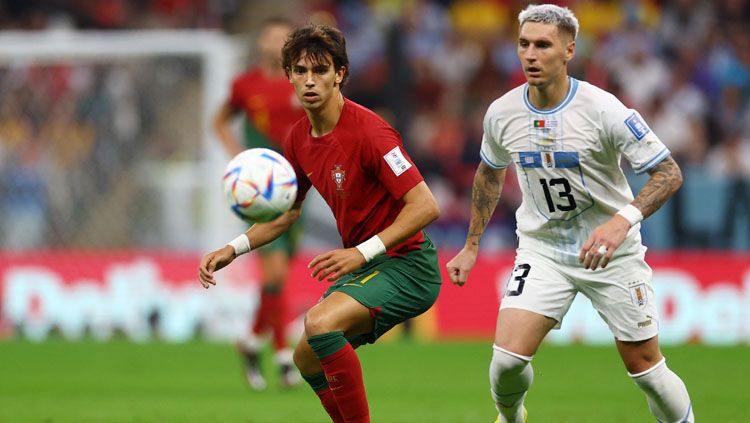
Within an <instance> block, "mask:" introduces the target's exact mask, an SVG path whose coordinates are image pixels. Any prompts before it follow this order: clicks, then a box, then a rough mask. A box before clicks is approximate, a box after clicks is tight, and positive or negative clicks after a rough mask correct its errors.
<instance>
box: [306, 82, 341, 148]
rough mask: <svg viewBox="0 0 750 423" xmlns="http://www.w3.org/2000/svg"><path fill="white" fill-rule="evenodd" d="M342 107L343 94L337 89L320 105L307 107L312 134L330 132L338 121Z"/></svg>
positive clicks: (318, 134)
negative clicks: (311, 107) (315, 107)
mask: <svg viewBox="0 0 750 423" xmlns="http://www.w3.org/2000/svg"><path fill="white" fill-rule="evenodd" d="M343 109H344V96H343V95H341V91H339V90H338V89H336V90H334V93H333V94H332V95H331V97H330V98H328V100H327V101H326V102H325V104H324V105H323V106H322V107H320V108H317V109H307V110H306V112H307V117H308V118H309V119H310V124H311V125H312V131H311V132H312V136H314V137H322V136H324V135H328V134H330V133H331V132H332V131H333V128H335V127H336V124H337V123H338V122H339V118H340V117H341V111H342V110H343Z"/></svg>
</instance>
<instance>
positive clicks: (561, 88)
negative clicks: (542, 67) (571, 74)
mask: <svg viewBox="0 0 750 423" xmlns="http://www.w3.org/2000/svg"><path fill="white" fill-rule="evenodd" d="M568 89H570V78H568V75H567V74H566V73H562V74H561V75H560V76H559V77H557V78H555V79H552V80H550V81H549V82H548V83H546V84H544V85H529V101H530V102H531V104H532V105H533V106H534V107H536V108H537V109H540V110H546V109H552V108H554V107H555V106H557V105H558V104H560V103H562V101H563V100H564V99H565V96H566V95H568Z"/></svg>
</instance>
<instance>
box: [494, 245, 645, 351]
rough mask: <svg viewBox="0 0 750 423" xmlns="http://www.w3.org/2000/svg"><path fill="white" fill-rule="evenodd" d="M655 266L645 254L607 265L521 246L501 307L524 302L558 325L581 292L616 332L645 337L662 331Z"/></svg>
mask: <svg viewBox="0 0 750 423" xmlns="http://www.w3.org/2000/svg"><path fill="white" fill-rule="evenodd" d="M651 275H652V272H651V268H650V267H649V266H648V264H646V261H645V260H644V259H643V256H631V257H618V258H617V259H615V260H613V261H612V262H610V263H609V264H608V265H607V267H606V268H605V269H601V268H598V269H596V270H594V271H592V270H586V269H584V268H583V267H582V266H581V265H576V266H572V265H567V264H562V263H555V262H554V261H552V260H551V259H549V258H547V257H544V256H542V255H540V254H538V253H535V252H533V251H531V250H528V249H518V251H517V252H516V261H515V267H514V268H513V272H512V273H511V276H510V278H509V279H508V282H507V284H506V289H505V292H504V294H503V298H502V301H501V303H500V309H504V308H520V309H524V310H529V311H533V312H534V313H538V314H541V315H544V316H547V317H551V318H553V319H555V320H557V322H558V323H557V326H556V329H559V328H560V324H561V323H562V319H563V317H564V316H565V314H566V313H567V312H568V309H569V308H570V305H571V304H572V303H573V299H574V298H575V296H576V294H578V292H581V293H582V294H583V295H585V296H586V297H587V298H588V299H589V300H591V304H593V306H594V309H596V311H597V312H598V313H599V315H600V316H602V319H604V321H605V322H606V323H607V325H608V326H609V329H610V330H611V331H612V333H613V334H614V336H615V338H617V339H618V340H620V341H642V340H645V339H649V338H652V337H654V336H656V335H657V334H658V333H659V316H658V314H657V311H656V305H655V300H654V290H653V288H652V287H651Z"/></svg>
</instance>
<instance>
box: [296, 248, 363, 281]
mask: <svg viewBox="0 0 750 423" xmlns="http://www.w3.org/2000/svg"><path fill="white" fill-rule="evenodd" d="M365 263H366V262H365V258H364V257H363V256H362V253H360V252H359V250H358V249H356V248H341V249H338V250H333V251H329V252H327V253H323V254H321V255H319V256H316V257H315V258H314V259H312V261H311V262H310V264H308V265H307V267H308V268H311V269H312V270H313V271H312V275H311V276H312V277H313V278H318V280H319V281H322V280H323V279H324V278H326V277H327V278H328V279H327V280H328V282H335V281H336V280H338V278H340V277H341V276H343V275H346V274H347V273H351V272H353V271H355V270H357V269H359V268H360V267H362V265H363V264H365Z"/></svg>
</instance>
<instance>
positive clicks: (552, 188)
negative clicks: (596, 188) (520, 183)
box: [519, 151, 594, 220]
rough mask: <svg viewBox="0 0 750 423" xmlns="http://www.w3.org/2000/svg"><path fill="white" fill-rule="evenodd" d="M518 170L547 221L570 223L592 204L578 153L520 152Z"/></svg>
mask: <svg viewBox="0 0 750 423" xmlns="http://www.w3.org/2000/svg"><path fill="white" fill-rule="evenodd" d="M519 159H520V167H521V169H522V171H523V174H524V177H525V178H526V183H527V184H528V188H529V190H530V192H531V194H532V197H533V198H534V203H535V205H536V208H537V210H538V211H539V212H540V213H541V214H542V215H544V217H546V218H547V219H550V220H569V219H572V218H574V217H575V216H578V215H579V214H581V212H583V211H584V210H586V209H587V208H589V207H591V206H592V205H593V203H594V202H593V199H592V198H591V194H590V193H589V191H588V189H587V188H586V183H585V181H584V177H583V172H582V171H581V166H580V160H579V158H578V152H575V151H551V152H547V151H528V152H521V153H519Z"/></svg>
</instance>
